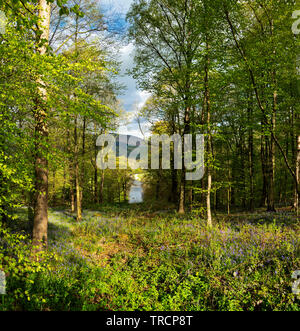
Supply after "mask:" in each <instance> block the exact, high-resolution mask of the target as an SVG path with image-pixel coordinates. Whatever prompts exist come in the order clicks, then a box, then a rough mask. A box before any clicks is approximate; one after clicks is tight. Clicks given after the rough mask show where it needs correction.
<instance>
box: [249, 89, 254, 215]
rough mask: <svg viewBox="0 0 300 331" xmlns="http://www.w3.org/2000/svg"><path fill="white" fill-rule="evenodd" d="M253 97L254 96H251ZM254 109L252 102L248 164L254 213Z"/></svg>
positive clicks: (250, 198)
mask: <svg viewBox="0 0 300 331" xmlns="http://www.w3.org/2000/svg"><path fill="white" fill-rule="evenodd" d="M251 96H252V94H251ZM252 117H253V109H252V102H251V104H249V107H248V126H249V132H248V135H249V138H248V151H249V152H248V162H249V185H250V197H249V211H250V212H254V163H253V159H254V144H253V140H254V139H253V128H252V120H253V118H252Z"/></svg>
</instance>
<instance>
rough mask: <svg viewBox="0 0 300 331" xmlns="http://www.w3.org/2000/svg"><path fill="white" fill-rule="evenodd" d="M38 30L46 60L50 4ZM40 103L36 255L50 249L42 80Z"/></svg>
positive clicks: (41, 7)
mask: <svg viewBox="0 0 300 331" xmlns="http://www.w3.org/2000/svg"><path fill="white" fill-rule="evenodd" d="M38 17H39V22H38V25H39V29H40V31H41V35H40V36H39V38H38V39H37V44H38V47H37V52H38V53H39V54H40V55H41V56H43V55H45V54H46V52H47V44H46V43H44V44H43V45H42V46H41V45H40V42H41V40H45V41H48V40H49V28H50V4H49V3H48V2H47V0H39V4H38ZM37 83H38V84H39V87H38V94H39V96H38V100H37V105H36V109H35V113H34V118H35V203H34V207H35V208H34V220H33V246H34V247H35V249H34V251H40V250H42V249H43V248H44V247H46V246H47V241H48V162H47V151H46V146H45V145H46V143H47V140H48V126H47V109H46V102H47V98H48V96H47V91H46V88H45V87H43V85H44V84H43V81H42V78H40V79H38V81H37Z"/></svg>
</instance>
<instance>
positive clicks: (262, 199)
mask: <svg viewBox="0 0 300 331" xmlns="http://www.w3.org/2000/svg"><path fill="white" fill-rule="evenodd" d="M296 7H297V6H296V2H295V1H270V0H268V1H255V0H252V1H208V0H206V1H193V0H185V1H184V0H181V1H173V0H172V1H171V0H170V1H168V0H158V1H136V2H135V4H134V5H133V6H132V8H131V11H130V12H129V13H128V20H129V23H130V31H129V35H130V37H131V38H132V40H133V41H134V42H135V43H136V45H137V51H136V56H135V63H136V66H135V69H134V70H133V74H134V76H135V78H136V79H137V80H138V81H139V84H140V86H141V87H142V88H144V89H145V90H147V91H149V92H151V93H152V97H151V98H150V99H149V100H148V102H147V104H146V106H145V107H144V109H143V110H142V114H143V116H145V117H146V118H148V120H149V121H150V123H152V132H153V133H156V134H163V133H167V134H170V135H172V134H174V133H180V134H182V135H183V134H184V133H197V132H199V133H205V135H206V176H205V178H204V179H203V180H202V181H200V182H194V183H192V184H190V183H188V182H185V181H184V180H183V178H184V171H182V172H179V171H175V170H172V171H170V172H165V171H150V172H149V173H148V177H149V181H150V182H151V183H152V190H151V192H152V196H154V197H155V198H156V199H157V200H159V201H162V199H164V198H165V200H169V201H173V202H175V203H177V204H178V206H179V207H178V208H179V212H181V213H183V212H184V211H185V210H186V208H190V209H191V208H193V206H194V207H197V208H200V209H201V208H202V209H203V211H204V212H205V210H206V212H207V217H208V220H209V223H211V218H212V216H211V208H212V207H213V209H214V210H223V211H227V212H228V213H230V212H231V210H233V209H234V210H236V209H237V208H238V209H242V210H249V211H254V209H255V208H257V207H263V208H266V209H267V210H268V211H275V209H276V206H290V207H291V206H293V207H294V208H297V206H298V199H299V198H298V197H299V161H300V159H299V158H300V138H299V129H300V126H299V95H300V88H299V62H298V61H299V36H298V35H294V34H293V32H292V28H291V27H292V24H293V22H294V21H293V20H292V13H293V11H294V10H296V9H297V8H296ZM166 192H169V194H168V193H167V194H166ZM150 195H151V194H150ZM204 214H205V213H204Z"/></svg>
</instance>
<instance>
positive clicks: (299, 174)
mask: <svg viewBox="0 0 300 331" xmlns="http://www.w3.org/2000/svg"><path fill="white" fill-rule="evenodd" d="M296 176H297V183H298V187H299V184H300V135H298V136H297V160H296ZM295 208H296V212H297V216H299V194H298V193H297V189H295Z"/></svg>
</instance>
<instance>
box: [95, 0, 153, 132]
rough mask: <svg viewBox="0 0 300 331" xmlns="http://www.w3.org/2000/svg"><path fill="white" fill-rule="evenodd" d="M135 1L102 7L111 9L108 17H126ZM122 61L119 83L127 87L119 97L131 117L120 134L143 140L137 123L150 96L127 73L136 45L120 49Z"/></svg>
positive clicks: (115, 0) (106, 0)
mask: <svg viewBox="0 0 300 331" xmlns="http://www.w3.org/2000/svg"><path fill="white" fill-rule="evenodd" d="M132 3H133V0H102V1H101V5H103V6H105V8H109V10H108V15H109V13H111V14H112V15H116V14H117V15H118V14H121V15H122V16H123V15H124V17H125V15H126V13H127V11H128V10H129V8H130V5H131V4H132ZM119 54H120V61H121V62H122V66H121V71H120V77H119V81H120V82H121V83H122V84H123V85H125V91H124V93H123V94H122V95H120V96H119V99H120V101H121V103H122V104H123V107H124V109H125V110H126V112H127V113H129V114H128V117H129V121H128V122H129V124H128V125H124V126H121V127H120V128H119V130H118V133H120V134H128V135H135V136H138V137H141V138H142V134H141V131H140V129H139V125H138V123H137V121H136V117H137V113H138V111H139V110H140V109H141V108H142V107H143V106H144V104H145V102H146V101H147V99H148V98H149V96H150V94H149V93H147V92H146V91H141V90H139V89H138V87H137V84H136V81H135V80H134V79H133V78H132V77H131V76H130V75H128V74H127V71H128V70H130V69H132V68H133V66H134V45H133V44H132V43H131V44H128V45H126V46H124V47H122V48H121V49H120V52H119ZM141 125H142V130H143V131H144V133H145V134H147V133H148V131H149V130H148V126H147V124H145V123H143V124H141Z"/></svg>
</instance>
